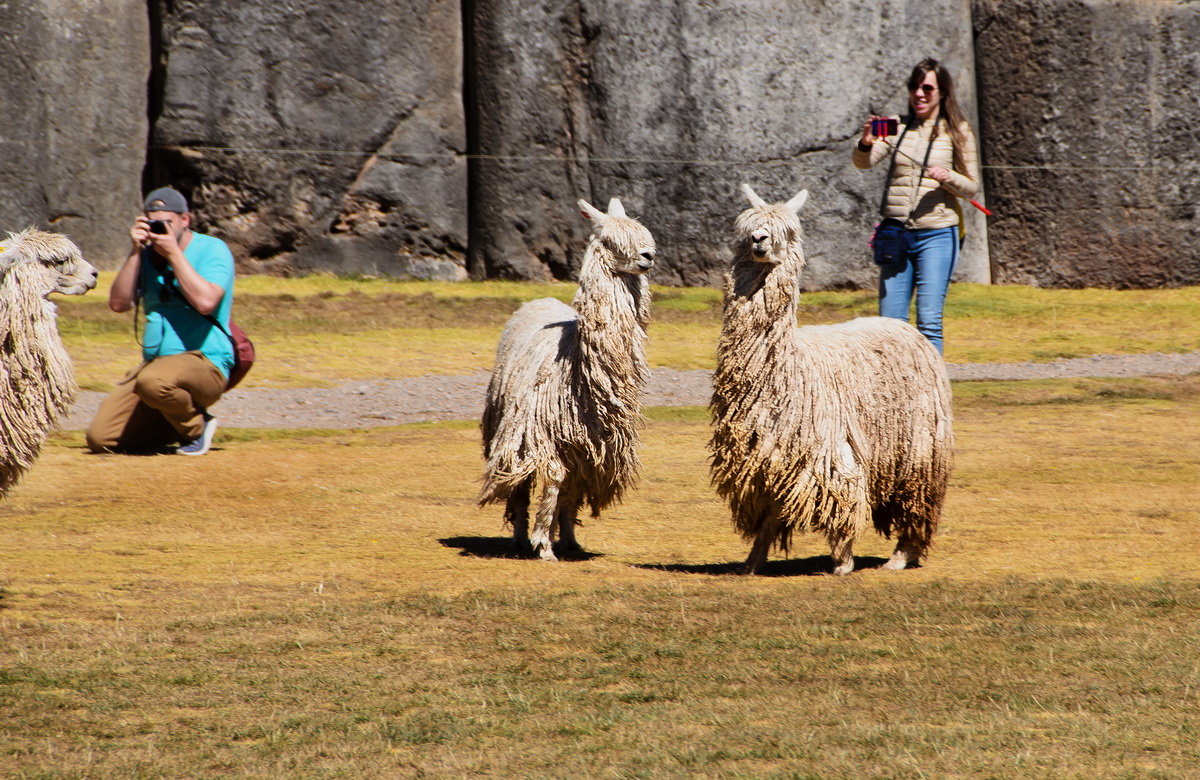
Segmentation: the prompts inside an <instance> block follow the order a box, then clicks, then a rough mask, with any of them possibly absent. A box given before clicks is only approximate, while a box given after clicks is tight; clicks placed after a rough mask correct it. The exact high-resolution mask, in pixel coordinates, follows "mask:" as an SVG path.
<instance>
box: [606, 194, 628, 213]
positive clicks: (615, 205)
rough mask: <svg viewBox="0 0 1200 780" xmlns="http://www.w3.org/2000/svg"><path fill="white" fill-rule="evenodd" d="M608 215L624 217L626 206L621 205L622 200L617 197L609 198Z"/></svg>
mask: <svg viewBox="0 0 1200 780" xmlns="http://www.w3.org/2000/svg"><path fill="white" fill-rule="evenodd" d="M608 216H610V217H622V218H623V217H624V216H625V207H624V206H622V205H621V201H619V200H617V199H616V198H613V199H611V200H609V202H608Z"/></svg>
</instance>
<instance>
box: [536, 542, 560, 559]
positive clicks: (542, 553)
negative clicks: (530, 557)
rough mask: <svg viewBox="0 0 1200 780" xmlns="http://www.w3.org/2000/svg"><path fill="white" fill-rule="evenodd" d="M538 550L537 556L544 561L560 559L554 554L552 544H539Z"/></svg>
mask: <svg viewBox="0 0 1200 780" xmlns="http://www.w3.org/2000/svg"><path fill="white" fill-rule="evenodd" d="M536 552H537V556H538V557H539V558H541V559H542V560H543V561H557V560H558V558H556V557H555V555H554V550H552V549H551V548H550V545H546V546H544V547H542V546H539V547H537V548H536Z"/></svg>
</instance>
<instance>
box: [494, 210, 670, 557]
mask: <svg viewBox="0 0 1200 780" xmlns="http://www.w3.org/2000/svg"><path fill="white" fill-rule="evenodd" d="M579 207H580V208H581V209H582V211H583V215H584V216H585V217H587V218H589V219H590V220H591V221H592V227H593V232H592V237H591V241H590V242H589V243H588V246H587V250H586V251H585V252H584V256H583V267H582V268H581V269H580V272H579V290H578V292H576V294H575V300H574V308H572V307H570V306H567V305H566V304H565V303H562V302H561V301H558V300H556V299H554V298H542V299H540V300H536V301H530V302H529V303H527V304H525V305H524V306H522V307H521V308H520V309H518V310H517V312H516V313H515V314H513V316H512V319H510V320H509V321H508V324H507V325H506V326H505V328H504V333H503V335H501V337H500V346H499V348H498V349H497V350H496V367H495V369H494V370H493V372H492V380H491V383H490V384H489V385H488V391H487V405H486V407H485V409H484V413H483V424H482V428H483V454H484V458H485V459H486V460H487V467H486V469H485V471H484V475H483V488H482V489H481V490H480V493H479V499H478V500H479V504H480V505H484V504H489V503H494V502H498V501H502V500H503V501H505V502H506V505H505V512H504V517H505V520H506V521H507V522H509V523H511V524H512V527H513V540H514V542H515V544H516V545H517V547H518V549H525V550H528V549H529V547H530V546H531V547H532V552H534V553H537V554H538V555H539V556H540V557H541V558H542V559H543V560H547V561H553V560H556V558H555V555H554V551H553V549H552V544H553V541H554V536H555V532H556V531H557V534H558V538H559V540H560V541H561V543H562V544H561V548H560V549H561V550H562V551H563V552H566V553H568V554H578V553H579V552H580V547H579V544H578V543H577V542H576V541H575V522H576V513H577V512H578V511H579V507H580V506H581V505H582V504H583V503H584V502H585V501H586V502H588V503H589V504H590V505H591V509H592V517H598V516H599V514H600V511H601V510H603V509H604V508H605V507H607V506H608V505H609V504H611V503H612V502H614V501H616V500H618V499H620V497H621V495H622V493H623V492H624V491H625V488H626V487H628V486H629V485H630V483H631V482H632V481H633V479H634V477H636V476H637V472H638V469H639V467H640V465H641V464H640V463H639V461H638V455H637V446H638V429H639V427H640V426H641V421H642V416H641V394H642V389H643V388H644V387H645V385H646V381H647V379H648V376H649V370H648V368H647V366H646V357H645V343H646V324H647V320H648V318H649V308H650V287H649V283H648V282H647V281H646V277H645V276H644V274H645V273H646V272H647V271H649V270H650V268H651V267H653V265H654V253H655V248H654V239H653V237H651V235H650V232H649V231H648V230H646V228H644V227H642V225H641V224H639V223H638V222H637V221H636V220H634V219H631V218H629V217H627V216H625V210H624V209H623V208H622V207H621V203H620V201H618V200H617V199H616V198H613V199H612V200H611V201H609V204H608V213H607V214H605V213H604V212H602V211H600V210H598V209H596V208H595V207H593V206H591V205H590V204H588V203H587V202H585V201H582V200H581V201H579ZM538 483H540V484H541V487H542V495H541V500H540V501H539V503H538V506H537V512H536V516H535V520H534V526H533V533H532V535H531V536H529V538H528V539H526V536H527V535H528V531H529V504H530V495H531V493H532V490H533V488H534V486H535V484H538Z"/></svg>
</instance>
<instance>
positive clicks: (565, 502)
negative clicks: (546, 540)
mask: <svg viewBox="0 0 1200 780" xmlns="http://www.w3.org/2000/svg"><path fill="white" fill-rule="evenodd" d="M582 498H583V491H582V490H581V489H580V487H579V485H578V484H574V481H573V480H568V484H566V485H564V486H563V488H562V490H561V491H560V492H559V494H558V507H557V508H556V509H555V510H554V520H555V524H556V525H557V526H558V549H559V552H560V553H562V554H563V555H567V556H579V555H582V554H583V547H581V546H580V545H579V542H577V541H576V540H575V522H576V516H577V515H578V514H579V505H580V503H581V499H582Z"/></svg>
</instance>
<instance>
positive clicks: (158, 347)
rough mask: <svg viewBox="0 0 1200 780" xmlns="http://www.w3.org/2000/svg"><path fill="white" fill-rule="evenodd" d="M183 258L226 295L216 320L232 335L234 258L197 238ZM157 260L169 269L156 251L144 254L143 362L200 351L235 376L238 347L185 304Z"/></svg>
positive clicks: (220, 244)
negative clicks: (144, 326)
mask: <svg viewBox="0 0 1200 780" xmlns="http://www.w3.org/2000/svg"><path fill="white" fill-rule="evenodd" d="M183 256H184V257H186V258H187V260H188V262H189V263H191V264H192V268H195V269H196V273H198V274H200V275H201V276H203V277H204V278H205V280H207V281H209V282H212V283H213V284H215V285H217V286H219V287H220V288H221V289H223V290H224V291H225V295H224V296H222V297H221V303H220V304H219V305H218V306H217V310H216V311H214V312H213V315H212V316H213V317H215V318H216V320H217V322H219V323H221V326H222V327H223V328H225V330H226V331H228V330H229V311H230V309H231V308H233V253H232V252H230V251H229V247H227V246H226V245H225V242H224V241H222V240H221V239H219V238H214V237H212V236H206V235H204V234H203V233H195V232H193V233H192V240H191V241H189V242H188V245H187V248H186V249H184V250H183ZM155 259H158V260H160V262H162V264H163V266H164V268H165V266H166V262H165V261H162V260H161V258H159V257H158V255H156V254H155V253H154V250H153V249H145V250H143V251H142V301H143V303H144V305H145V307H146V332H145V335H144V337H143V339H142V357H143V359H145V360H152V359H154V358H156V357H162V356H164V355H177V354H179V353H180V352H190V351H194V350H199V351H200V352H202V353H203V354H204V356H205V357H207V358H208V359H209V360H210V361H212V364H213V365H214V366H216V367H217V368H218V369H220V370H221V373H223V374H225V376H229V372H230V371H231V370H232V369H233V345H232V344H231V343H230V341H229V337H228V336H226V335H225V333H222V332H221V330H220V329H219V328H216V327H215V326H213V324H212V323H211V322H209V321H208V319H206V318H205V317H204V315H203V314H201V313H200V312H198V311H196V310H195V309H194V308H192V306H191V305H190V304H189V303H188V302H187V301H186V300H184V298H183V293H182V292H180V291H179V282H178V280H176V279H175V275H174V274H170V282H169V284H168V283H167V282H166V280H164V278H163V271H160V270H158V269H157V268H156V267H155V264H154V260H155Z"/></svg>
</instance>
